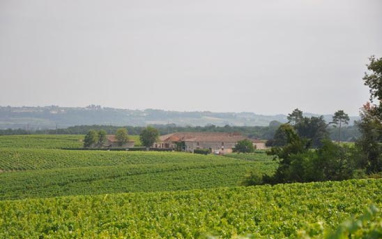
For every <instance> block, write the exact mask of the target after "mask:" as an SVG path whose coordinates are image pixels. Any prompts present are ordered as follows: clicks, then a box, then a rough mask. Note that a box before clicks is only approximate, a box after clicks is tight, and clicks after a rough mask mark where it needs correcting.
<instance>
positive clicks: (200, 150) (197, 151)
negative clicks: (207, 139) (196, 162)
mask: <svg viewBox="0 0 382 239" xmlns="http://www.w3.org/2000/svg"><path fill="white" fill-rule="evenodd" d="M194 153H195V154H204V155H207V154H209V153H211V151H210V150H209V149H195V150H194Z"/></svg>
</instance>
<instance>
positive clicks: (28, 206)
mask: <svg viewBox="0 0 382 239" xmlns="http://www.w3.org/2000/svg"><path fill="white" fill-rule="evenodd" d="M381 189H382V180H350V181H343V182H324V183H307V184H285V185H276V186H256V187H234V188H214V189H205V190H191V191H181V192H156V193H129V194H113V195H107V194H106V195H98V196H74V197H57V198H49V199H41V198H40V199H28V200H16V201H0V228H2V230H1V231H0V237H1V238H16V237H17V238H38V237H40V238H200V237H208V236H217V237H219V238H233V237H238V236H249V237H253V238H297V237H300V236H305V237H311V238H323V237H324V235H325V234H326V233H327V232H328V231H332V230H334V229H335V228H336V227H337V226H338V225H339V224H340V223H341V222H342V221H344V220H346V219H348V218H350V217H351V216H358V215H361V214H362V212H363V210H364V209H365V208H366V207H367V206H368V205H375V206H377V207H379V208H382V194H381V193H380V192H381ZM375 212H376V211H375ZM371 220H373V221H374V222H379V223H381V222H382V215H381V213H380V212H376V213H375V215H374V216H373V218H371ZM370 225H374V227H375V225H378V223H377V224H375V223H373V224H370ZM357 226H359V225H358V224H357ZM361 226H362V225H361ZM352 230H353V229H352V228H350V229H349V231H352ZM340 233H343V231H340ZM367 233H368V228H367V225H366V228H363V230H361V231H360V232H359V233H358V234H356V235H357V237H362V236H363V235H365V234H367ZM346 237H348V236H346ZM349 238H350V237H349Z"/></svg>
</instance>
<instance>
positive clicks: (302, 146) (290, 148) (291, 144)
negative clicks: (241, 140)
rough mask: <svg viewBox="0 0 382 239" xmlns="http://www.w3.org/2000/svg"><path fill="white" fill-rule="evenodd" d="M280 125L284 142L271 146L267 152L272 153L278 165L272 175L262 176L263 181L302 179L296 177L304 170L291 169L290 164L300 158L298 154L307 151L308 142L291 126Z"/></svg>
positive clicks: (279, 181)
mask: <svg viewBox="0 0 382 239" xmlns="http://www.w3.org/2000/svg"><path fill="white" fill-rule="evenodd" d="M281 127H283V131H284V133H285V138H286V144H285V145H284V146H282V147H272V148H271V150H270V151H268V152H267V154H269V155H273V156H274V157H275V159H276V160H278V163H279V166H278V168H277V170H276V173H275V174H274V175H273V176H266V175H265V176H264V177H263V181H264V183H271V184H275V183H290V182H301V181H302V179H298V178H302V177H303V176H302V174H303V173H304V172H303V171H299V170H293V167H292V165H293V164H294V162H295V161H296V160H300V161H301V160H302V158H301V157H299V156H301V155H304V154H305V153H308V152H309V142H308V140H306V139H303V138H301V137H299V136H298V134H297V132H296V130H295V129H294V128H293V126H291V125H289V124H283V125H282V126H281ZM295 168H296V167H295ZM296 173H297V174H296ZM296 178H297V179H296Z"/></svg>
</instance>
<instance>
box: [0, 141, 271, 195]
mask: <svg viewBox="0 0 382 239" xmlns="http://www.w3.org/2000/svg"><path fill="white" fill-rule="evenodd" d="M0 144H1V143H0ZM265 161H266V162H265ZM275 168H276V164H275V163H274V162H273V161H272V160H270V158H269V157H267V156H266V155H264V154H263V155H262V158H261V159H260V158H259V159H258V160H247V159H240V158H238V159H236V158H231V157H221V156H217V155H198V154H189V153H176V152H129V151H82V150H81V151H76V150H74V151H71V150H60V149H47V147H46V146H45V148H43V149H30V148H9V149H8V148H6V149H1V150H0V170H1V172H2V173H0V182H1V184H0V200H5V199H22V198H37V197H55V196H66V195H78V194H81V195H90V194H102V193H121V192H153V191H174V190H189V189H203V188H214V187H232V186H237V185H239V182H240V181H241V180H242V178H243V177H244V175H245V174H246V172H247V171H248V170H253V169H257V170H260V171H261V172H264V173H272V172H273V171H274V170H275Z"/></svg>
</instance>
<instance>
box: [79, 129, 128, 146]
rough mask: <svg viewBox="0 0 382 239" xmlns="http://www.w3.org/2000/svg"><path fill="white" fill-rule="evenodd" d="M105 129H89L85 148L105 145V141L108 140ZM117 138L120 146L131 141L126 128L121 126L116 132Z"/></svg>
mask: <svg viewBox="0 0 382 239" xmlns="http://www.w3.org/2000/svg"><path fill="white" fill-rule="evenodd" d="M106 134H107V133H106V131H105V130H102V129H101V130H98V131H96V130H89V131H88V133H87V134H86V135H85V139H84V148H90V147H97V148H102V147H104V144H105V142H106V141H107V137H106ZM115 139H116V140H117V144H118V146H122V145H124V144H125V143H127V142H128V141H129V136H128V134H127V129H126V128H119V129H118V130H117V132H116V133H115Z"/></svg>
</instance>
